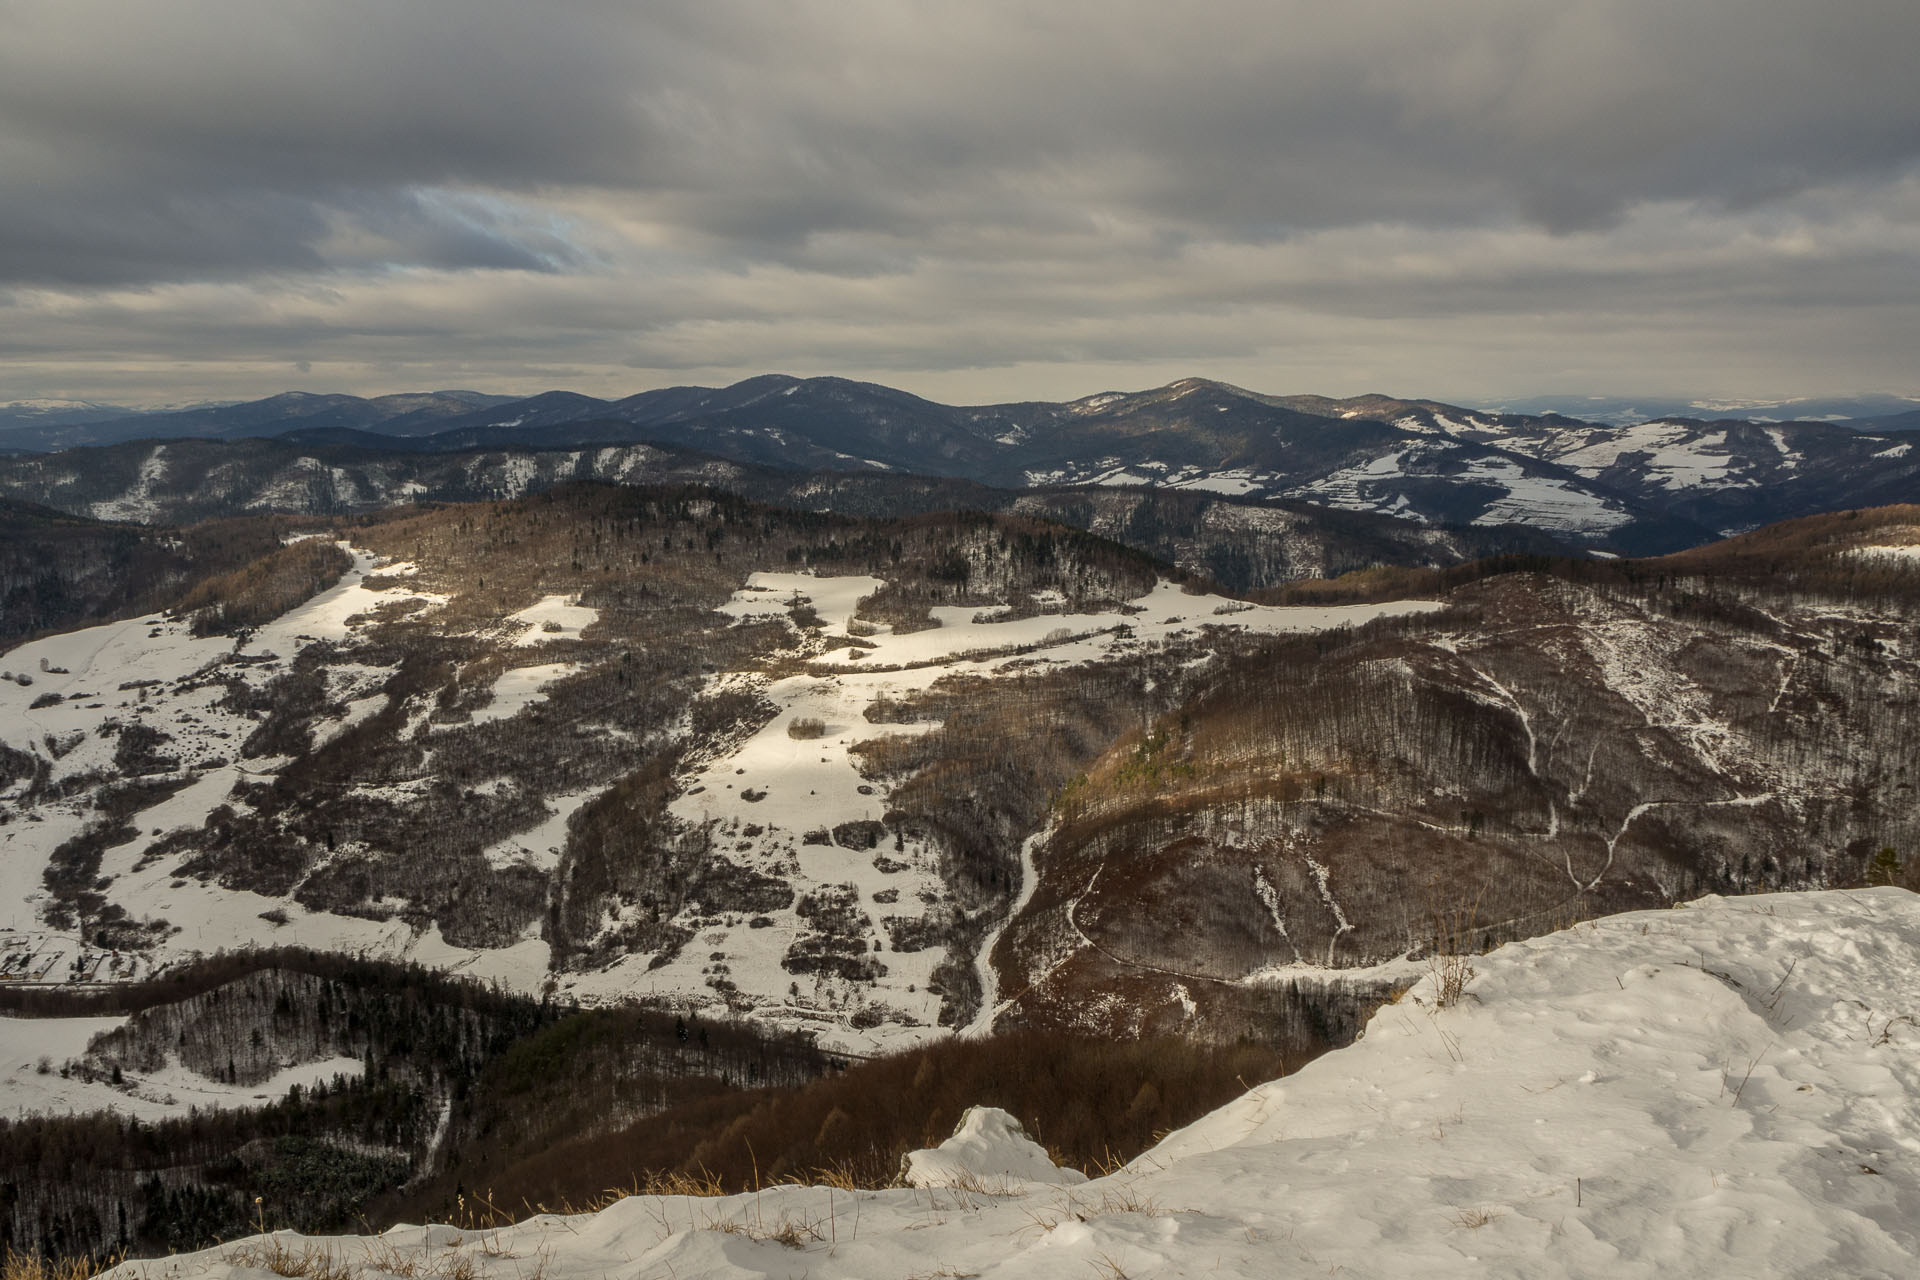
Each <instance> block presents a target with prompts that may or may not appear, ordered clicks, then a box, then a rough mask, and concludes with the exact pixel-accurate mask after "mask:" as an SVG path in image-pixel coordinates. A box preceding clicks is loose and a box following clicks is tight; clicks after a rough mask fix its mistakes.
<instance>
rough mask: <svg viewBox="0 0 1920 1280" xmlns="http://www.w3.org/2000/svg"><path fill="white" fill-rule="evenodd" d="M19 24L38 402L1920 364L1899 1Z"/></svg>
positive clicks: (613, 9) (1789, 379) (18, 90)
mask: <svg viewBox="0 0 1920 1280" xmlns="http://www.w3.org/2000/svg"><path fill="white" fill-rule="evenodd" d="M0 32H4V38H0V174H4V175H5V180H4V182H0V329H4V341H3V342H0V399H4V398H10V397H12V396H25V395H49V394H65V395H84V396H94V397H98V398H108V399H111V398H116V397H118V398H122V399H127V398H134V399H138V398H142V397H158V398H169V397H178V396H189V395H195V394H201V395H210V396H212V395H230V394H231V395H242V394H253V393H258V392H265V391H270V390H276V389H280V388H283V387H286V386H289V385H296V384H297V385H303V386H312V387H316V388H325V389H342V390H358V391H387V390H395V389H399V388H402V387H405V388H416V387H428V386H443V385H454V384H463V385H474V386H480V387H483V388H484V389H489V390H495V389H497V390H509V391H512V390H525V391H530V390H537V389H540V388H542V387H544V386H546V385H549V384H559V383H565V384H568V385H572V386H576V387H579V388H580V389H582V390H589V391H596V392H600V393H602V394H606V393H618V392H626V391H631V390H637V389H640V388H642V387H645V386H651V385H658V384H661V383H664V382H673V381H685V380H692V379H698V380H716V379H722V380H723V379H726V378H729V377H733V376H742V375H745V374H748V373H753V372H760V371H765V370H768V369H782V370H787V371H792V372H803V373H805V372H840V373H853V374H869V375H874V376H882V377H886V378H888V379H889V380H892V381H894V382H897V383H901V384H904V385H909V386H912V387H914V388H915V389H918V390H924V391H927V392H929V393H932V394H939V395H944V396H947V397H950V398H958V399H975V400H988V399H999V398H1010V397H1015V396H1021V395H1030V394H1048V395H1069V394H1080V393H1084V392H1087V391H1091V390H1095V389H1098V388H1101V387H1104V386H1107V385H1116V384H1117V385H1141V384H1144V383H1147V382H1151V381H1154V380H1157V379H1158V378H1159V377H1161V376H1163V375H1175V374H1184V373H1207V374H1214V375H1217V376H1226V377H1232V378H1234V379H1236V380H1238V381H1243V382H1248V383H1251V384H1254V385H1259V386H1262V387H1265V388H1270V389H1274V390H1320V391H1330V392H1349V391H1359V390H1365V389H1383V390H1397V391H1401V392H1415V393H1422V394H1444V395H1451V396H1455V397H1459V398H1471V397H1472V396H1476V395H1481V396H1487V395H1503V394H1516V393H1528V392H1543V391H1586V390H1607V389H1613V388H1628V387H1632V388H1640V389H1646V390H1669V391H1686V392H1695V393H1700V394H1793V393H1796V392H1811V391H1819V390H1826V391H1841V390H1853V389H1869V388H1879V389H1887V390H1896V391H1908V390H1920V386H1915V385H1914V381H1913V379H1914V375H1913V374H1912V372H1911V368H1910V366H1911V358H1910V354H1909V349H1910V347H1911V336H1912V334H1913V333H1915V332H1917V331H1920V270H1917V269H1916V268H1920V77H1914V76H1913V75H1912V74H1911V72H1910V68H1909V66H1908V65H1907V63H1908V61H1909V58H1910V54H1911V51H1912V50H1913V49H1914V48H1916V47H1920V9H1916V8H1915V7H1914V6H1913V5H1912V4H1911V3H1907V2H1874V0H1829V2H1827V3H1822V4H1814V3H1811V2H1810V0H1688V3H1686V4H1684V5H1676V4H1673V3H1671V0H1613V2H1611V3H1607V2H1590V3H1552V4H1542V3H1539V0H1454V2H1452V3H1448V4H1445V5H1436V4H1432V3H1430V2H1428V0H1351V2H1350V3H1347V4H1343V5H1339V6H1327V5H1318V4H1304V3H1274V2H1273V0H1267V2H1266V3H1211V4H1209V3H1201V4H1190V5H1180V6H1170V5H1165V4H1135V3H1132V2H1131V0H1102V2H1101V3H1097V4H1079V3H1052V4H1047V5H1033V4H1031V3H998V2H995V0H976V2H975V3H970V4H965V5H962V4H956V3H921V2H917V0H886V2H884V3H880V2H876V3H866V2H865V0H832V2H831V3H825V2H823V3H816V4H778V5H776V4H766V3H734V2H732V0H700V2H698V3H652V4H647V5H632V4H630V3H629V4H614V3H607V4H601V3H592V2H583V3H559V4H545V5H541V6H531V5H525V4H520V3H514V4H506V3H496V2H495V0H410V2H409V3H408V4H406V5H391V4H386V3H371V2H361V0H327V2H326V3H299V2H291V3H284V4H275V5H271V6H262V5H256V4H246V3H232V2H226V3H214V2H212V0H171V2H170V3H168V4H165V5H161V4H151V5H149V4H134V5H129V4H127V3H125V2H124V0H115V2H112V3H94V2H93V0H63V3H61V4H58V5H47V4H40V3H27V2H18V3H15V2H11V0H0ZM303 366H304V372H303V371H302V367H303Z"/></svg>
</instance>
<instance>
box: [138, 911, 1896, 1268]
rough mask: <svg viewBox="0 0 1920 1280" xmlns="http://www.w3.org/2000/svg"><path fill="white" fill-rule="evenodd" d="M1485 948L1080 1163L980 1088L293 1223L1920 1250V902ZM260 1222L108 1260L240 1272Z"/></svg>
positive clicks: (1264, 1250) (1462, 1263) (1322, 1256)
mask: <svg viewBox="0 0 1920 1280" xmlns="http://www.w3.org/2000/svg"><path fill="white" fill-rule="evenodd" d="M1474 967H1475V968H1476V969H1477V970H1478V973H1477V975H1476V976H1475V977H1474V978H1473V979H1472V980H1471V982H1470V983H1469V984H1468V986H1467V989H1466V995H1465V998H1464V999H1463V1000H1462V1001H1461V1002H1460V1003H1458V1004H1457V1005H1455V1006H1454V1007H1451V1008H1445V1009H1441V1008H1437V1007H1436V1004H1435V996H1436V985H1435V984H1434V982H1433V981H1432V980H1428V981H1425V982H1422V983H1421V984H1419V985H1417V986H1416V987H1415V988H1414V989H1413V990H1412V991H1411V992H1410V993H1409V994H1408V995H1407V996H1406V997H1405V998H1404V999H1402V1000H1401V1001H1400V1002H1399V1003H1396V1004H1391V1005H1387V1006H1385V1007H1384V1008H1382V1009H1381V1010H1380V1011H1379V1012H1378V1013H1376V1014H1375V1015H1374V1017H1373V1019H1372V1020H1371V1022H1370V1023H1369V1024H1368V1026H1367V1030H1366V1034H1365V1035H1364V1037H1363V1038H1362V1039H1361V1040H1359V1041H1358V1042H1356V1043H1355V1044H1353V1045H1351V1046H1349V1047H1348V1048H1345V1049H1341V1050H1337V1051H1335V1052H1333V1053H1330V1054H1327V1055H1326V1056H1324V1057H1322V1058H1320V1059H1318V1060H1316V1061H1314V1062H1312V1063H1309V1064H1308V1065H1307V1066H1306V1067H1304V1068H1303V1069H1302V1070H1301V1071H1299V1072H1298V1073H1297V1074H1295V1075H1293V1076H1291V1077H1289V1078H1287V1079H1284V1080H1280V1081H1275V1082H1273V1083H1270V1084H1264V1085H1260V1086H1258V1087H1256V1088H1254V1089H1252V1090H1250V1091H1249V1092H1248V1093H1247V1094H1245V1095H1244V1096H1243V1097H1241V1098H1240V1099H1238V1100H1237V1101H1235V1102H1232V1103H1230V1104H1228V1105H1227V1106H1225V1107H1223V1108H1221V1109H1220V1110H1218V1111H1216V1112H1214V1113H1213V1114H1211V1115H1209V1116H1207V1117H1205V1118H1203V1119H1201V1120H1200V1121H1198V1122H1197V1123H1195V1124H1193V1125H1190V1126H1188V1127H1187V1128H1186V1129H1183V1130H1180V1131H1178V1132H1176V1133H1174V1134H1172V1135H1170V1136H1169V1137H1168V1138H1167V1139H1166V1140H1165V1141H1163V1142H1162V1143H1161V1144H1160V1145H1159V1146H1158V1147H1156V1148H1154V1149H1153V1150H1152V1151H1150V1152H1148V1153H1147V1154H1145V1155H1143V1156H1141V1157H1139V1158H1138V1159H1136V1160H1134V1161H1133V1162H1132V1163H1131V1164H1129V1165H1127V1166H1126V1167H1125V1168H1124V1169H1122V1170H1120V1171H1118V1172H1116V1173H1114V1174H1112V1175H1109V1176H1106V1177H1102V1178H1097V1179H1094V1180H1092V1181H1089V1182H1085V1183H1080V1184H1077V1185H1076V1184H1071V1182H1070V1181H1069V1180H1062V1181H1058V1182H1056V1181H1053V1179H1054V1178H1057V1177H1058V1176H1059V1175H1058V1174H1049V1172H1048V1170H1047V1169H1046V1168H1045V1167H1043V1165H1042V1164H1040V1163H1037V1162H1036V1161H1035V1159H1034V1151H1035V1148H1033V1147H1032V1144H1030V1143H1028V1142H1026V1140H1025V1138H1024V1137H1023V1135H1021V1134H1020V1132H1019V1130H1018V1128H1017V1126H1014V1125H1012V1124H1010V1123H1009V1122H1008V1119H1007V1118H1006V1117H1004V1116H1002V1115H1000V1114H998V1113H994V1112H986V1111H976V1112H972V1113H969V1115H968V1116H967V1118H966V1121H965V1123H964V1124H963V1126H962V1132H961V1134H960V1135H958V1138H957V1139H956V1140H953V1141H949V1142H948V1143H945V1144H942V1146H941V1147H940V1148H937V1149H935V1150H933V1151H928V1152H922V1153H916V1155H915V1156H914V1157H912V1160H911V1163H912V1167H913V1168H914V1169H915V1171H916V1173H917V1174H918V1175H920V1176H917V1177H916V1178H915V1179H914V1180H915V1181H916V1182H920V1183H921V1184H922V1185H920V1186H913V1187H908V1188H902V1189H897V1190H885V1191H862V1192H849V1191H845V1190H839V1189H831V1188H826V1187H811V1188H808V1187H778V1188H772V1189H769V1190H766V1191H762V1192H759V1193H756V1194H753V1195H747V1196H735V1197H729V1198H724V1199H710V1200H707V1199H689V1198H684V1197H653V1196H635V1197H632V1198H629V1199H625V1200H621V1201H618V1202H616V1203H615V1204H613V1205H612V1206H610V1207H608V1208H607V1209H605V1210H603V1211H601V1212H599V1213H597V1214H586V1215H579V1216H574V1217H559V1216H554V1215H542V1216H539V1217H535V1218H530V1219H528V1220H527V1221H525V1222H522V1223H520V1224H518V1225H515V1226H512V1227H506V1228H502V1229H499V1230H497V1231H486V1232H462V1231H459V1230H456V1229H454V1228H451V1227H445V1226H439V1227H431V1228H419V1227H398V1228H395V1229H394V1230H392V1231H389V1232H387V1233H386V1234H385V1235H384V1236H382V1237H380V1238H379V1240H378V1242H377V1243H376V1242H374V1241H369V1240H365V1239H354V1238H346V1237H342V1238H333V1239H324V1240H314V1241H311V1242H303V1241H301V1240H299V1239H298V1238H295V1237H291V1236H286V1235H283V1236H281V1237H279V1239H278V1243H279V1245H280V1246H281V1247H282V1248H284V1249H287V1250H290V1251H291V1252H292V1253H293V1255H294V1256H299V1255H300V1254H301V1253H302V1252H303V1251H311V1254H312V1256H313V1257H315V1258H318V1257H322V1256H325V1257H330V1258H332V1259H333V1260H334V1261H335V1262H337V1263H339V1264H341V1265H343V1266H344V1267H346V1268H349V1269H353V1270H358V1271H360V1272H362V1273H363V1274H366V1275H368V1276H372V1275H373V1274H374V1273H375V1271H376V1270H377V1266H376V1262H375V1259H392V1258H394V1257H398V1258H401V1259H416V1258H417V1259H419V1260H420V1264H421V1266H422V1268H423V1269H424V1268H425V1267H426V1266H427V1265H429V1264H431V1265H434V1266H441V1267H450V1266H451V1265H458V1266H459V1267H460V1268H461V1272H460V1273H461V1274H467V1271H466V1268H469V1267H470V1268H471V1269H472V1270H471V1274H473V1275H474V1276H476V1277H478V1278H480V1280H506V1278H508V1277H522V1276H524V1275H525V1274H526V1268H527V1266H528V1261H527V1260H528V1259H534V1260H536V1261H537V1264H538V1265H539V1267H540V1270H541V1274H542V1275H543V1276H545V1277H547V1278H548V1280H576V1278H579V1280H588V1278H589V1277H591V1278H594V1280H597V1278H598V1277H602V1276H608V1275H616V1274H617V1275H635V1276H653V1275H659V1276H669V1275H670V1276H673V1277H676V1280H731V1278H734V1277H750V1276H751V1277H759V1276H789V1275H791V1276H800V1275H806V1276H809V1277H812V1280H838V1278H841V1277H847V1278H852V1277H860V1278H862V1280H864V1278H866V1277H875V1276H909V1275H918V1276H942V1275H944V1276H978V1277H981V1280H1028V1278H1031V1280H1059V1278H1060V1277H1064V1276H1076V1275H1107V1276H1115V1275H1130V1276H1136V1277H1139V1276H1202V1275H1204V1276H1222V1277H1244V1278H1246V1280H1269V1278H1272V1277H1291V1276H1301V1277H1305V1276H1324V1275H1328V1274H1334V1275H1341V1276H1356V1277H1382V1278H1383V1280H1384V1278H1387V1277H1393V1278H1396V1280H1397V1278H1399V1277H1407V1276H1420V1277H1423V1278H1428V1277H1430V1278H1433V1280H1450V1278H1455V1277H1458V1278H1459V1280H1480V1278H1482V1277H1490V1276H1491V1277H1523V1276H1524V1277H1562V1276H1564V1277H1573V1276H1582V1277H1586V1276H1607V1277H1623V1278H1628V1280H1637V1278H1644V1280H1673V1278H1674V1277H1692V1276H1738V1277H1742V1278H1743V1280H1766V1278H1770V1277H1789V1276H1791V1277H1823V1278H1824V1277H1836V1276H1848V1277H1907V1276H1912V1275H1914V1274H1916V1273H1920V1139H1917V1138H1916V1136H1915V1135H1916V1134H1920V1020H1917V1019H1916V1015H1920V1004H1916V1000H1917V999H1920V997H1916V995H1915V992H1916V991H1920V899H1916V898H1915V897H1914V896H1913V895H1912V894H1909V893H1906V892H1904V891H1902V890H1896V889H1881V890H1867V891H1857V892H1829V893H1812V894H1783V895H1773V896H1766V897H1753V898H1731V899H1723V898H1705V899H1702V900H1700V901H1698V902H1695V903H1691V904H1689V905H1687V906H1686V907H1685V908H1684V909H1676V910H1671V911H1649V912H1637V913H1633V914H1629V915H1623V916H1615V917H1612V918H1609V919H1605V920H1599V921H1594V922H1591V923H1588V924H1582V925H1579V926H1577V927H1575V928H1573V929H1571V930H1567V931H1565V932H1562V933H1558V934H1553V935H1550V936H1548V937H1544V938H1537V939H1533V940H1531V941H1527V942H1521V943H1514V944H1511V945H1509V946H1506V947H1503V948H1501V949H1500V950H1498V951H1496V952H1494V953H1492V954H1490V955H1487V956H1484V957H1475V959H1474ZM1036 1175H1037V1176H1036ZM249 1247H250V1246H249V1245H248V1243H247V1242H244V1241H243V1242H239V1243H238V1244H236V1245H228V1246H224V1247H221V1248H216V1249H210V1250H206V1251H204V1252H201V1253H198V1254H192V1255H186V1256H182V1257H177V1258H170V1259H167V1260H164V1261H156V1262H150V1263H137V1262H136V1263H129V1264H126V1265H125V1266H124V1267H122V1268H121V1269H120V1270H119V1271H118V1272H116V1273H115V1275H116V1277H127V1278H131V1277H134V1276H152V1277H154V1278H155V1280H160V1278H161V1277H168V1278H173V1277H179V1278H180V1280H185V1278H187V1277H202V1276H204V1277H209V1278H210V1280H224V1278H225V1277H228V1276H236V1277H238V1276H254V1275H258V1274H260V1273H259V1272H258V1271H257V1270H255V1269H253V1268H252V1267H250V1266H248V1265H247V1260H248V1259H249V1257H250V1256H251V1257H254V1258H257V1257H258V1256H259V1255H258V1254H257V1253H256V1254H252V1255H250V1254H249V1253H248V1250H249ZM379 1265H385V1266H386V1267H387V1269H388V1270H391V1266H390V1264H388V1263H380V1264H379ZM448 1273H449V1274H451V1273H452V1272H451V1270H449V1272H448Z"/></svg>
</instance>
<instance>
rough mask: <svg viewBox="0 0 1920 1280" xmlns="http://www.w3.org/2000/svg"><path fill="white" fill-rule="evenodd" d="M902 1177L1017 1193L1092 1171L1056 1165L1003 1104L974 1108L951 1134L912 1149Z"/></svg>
mask: <svg viewBox="0 0 1920 1280" xmlns="http://www.w3.org/2000/svg"><path fill="white" fill-rule="evenodd" d="M900 1180H901V1181H902V1182H905V1183H906V1184H907V1185H908V1186H910V1187H963V1188H965V1187H971V1188H975V1189H978V1188H981V1187H985V1188H987V1189H989V1190H992V1191H996V1192H1007V1193H1012V1192H1014V1191H1016V1190H1021V1189H1031V1188H1034V1187H1047V1186H1055V1187H1058V1186H1067V1187H1071V1186H1077V1185H1078V1184H1080V1183H1082V1182H1085V1181H1086V1180H1087V1175H1086V1174H1084V1173H1081V1172H1080V1171H1079V1170H1078V1169H1062V1168H1061V1167H1059V1166H1058V1165H1056V1164H1054V1162H1053V1161H1052V1160H1051V1159H1049V1158H1048V1156H1047V1150H1046V1148H1045V1147H1043V1146H1041V1145H1040V1144H1039V1143H1037V1142H1035V1141H1034V1140H1033V1139H1032V1138H1029V1137H1028V1136H1027V1131H1026V1130H1025V1129H1024V1128H1022V1127H1021V1125H1020V1122H1019V1121H1018V1120H1015V1119H1014V1118H1013V1117H1012V1116H1010V1115H1008V1114H1007V1113H1006V1112H1004V1111H1002V1110H1001V1109H1000V1108H998V1107H968V1108H967V1113H966V1114H965V1115H963V1116H961V1117H960V1124H959V1126H958V1127H956V1128H955V1129H954V1131H953V1136H952V1137H951V1138H948V1139H947V1140H946V1141H945V1142H943V1143H941V1144H940V1145H939V1146H937V1147H931V1148H928V1149H927V1150H924V1151H910V1152H908V1153H907V1155H906V1158H905V1159H903V1160H902V1161H901V1162H900Z"/></svg>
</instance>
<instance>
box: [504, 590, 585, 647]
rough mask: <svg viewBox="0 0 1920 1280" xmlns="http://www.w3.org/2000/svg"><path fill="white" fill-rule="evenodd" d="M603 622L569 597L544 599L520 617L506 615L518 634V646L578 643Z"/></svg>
mask: <svg viewBox="0 0 1920 1280" xmlns="http://www.w3.org/2000/svg"><path fill="white" fill-rule="evenodd" d="M599 620H600V611H599V610H598V609H590V608H587V607H586V606H584V605H582V604H580V603H579V602H578V601H576V600H574V599H573V598H572V597H570V596H545V597H543V598H542V599H541V600H540V601H539V603H537V604H530V605H528V606H527V607H526V608H524V609H522V610H520V612H518V613H510V614H508V615H507V621H508V622H509V623H511V624H514V625H515V627H516V628H517V630H518V634H517V635H516V637H515V639H514V643H515V644H521V645H534V644H544V643H546V642H547V641H549V640H578V639H579V638H580V633H581V632H582V631H584V630H586V629H587V628H588V627H590V626H592V625H593V624H594V623H596V622H598V621H599Z"/></svg>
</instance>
